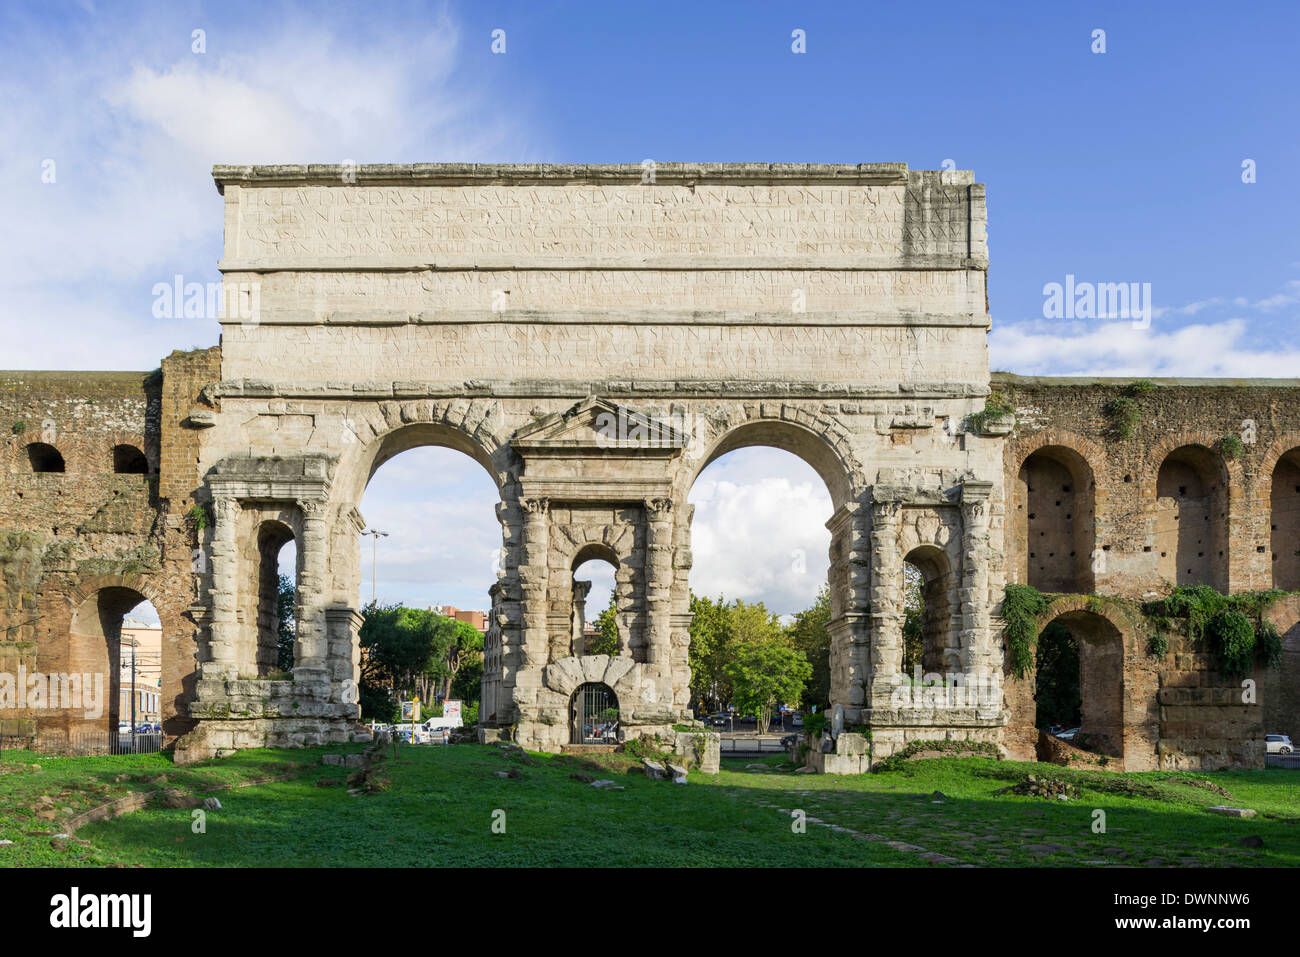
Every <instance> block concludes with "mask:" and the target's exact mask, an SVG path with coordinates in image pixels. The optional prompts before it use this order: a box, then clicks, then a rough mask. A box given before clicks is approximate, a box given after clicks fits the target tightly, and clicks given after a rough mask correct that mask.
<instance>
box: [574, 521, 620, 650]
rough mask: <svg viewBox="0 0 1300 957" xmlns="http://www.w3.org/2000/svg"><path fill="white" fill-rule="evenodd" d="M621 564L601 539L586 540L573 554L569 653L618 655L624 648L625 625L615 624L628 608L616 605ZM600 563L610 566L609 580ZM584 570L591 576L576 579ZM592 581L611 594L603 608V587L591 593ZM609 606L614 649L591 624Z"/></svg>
mask: <svg viewBox="0 0 1300 957" xmlns="http://www.w3.org/2000/svg"><path fill="white" fill-rule="evenodd" d="M621 564H622V563H621V562H619V559H618V553H617V552H615V551H614V549H612V548H610V547H609V546H608V545H606V544H605V543H604V542H589V543H587V544H586V545H584V546H583V547H582V548H580V549H578V551H577V552H576V553H575V554H574V556H573V560H572V561H571V562H570V563H569V567H570V570H571V575H572V577H571V587H572V591H571V599H572V605H571V608H570V610H569V626H570V632H569V633H570V640H571V644H570V647H569V653H570V654H571V655H575V656H581V655H587V654H604V655H617V654H620V653H621V651H622V650H623V649H625V648H626V647H627V641H626V640H625V638H624V635H625V632H626V628H625V627H619V626H618V619H619V616H620V614H623V613H626V612H627V610H628V609H626V608H621V607H619V586H620V581H619V572H620V569H621ZM603 566H610V569H611V571H612V581H609V580H608V579H609V578H610V574H609V573H608V572H607V573H605V574H601V572H602V571H603V570H604V569H603ZM584 571H585V572H586V573H587V574H589V575H591V578H579V573H581V572H584ZM593 581H595V582H596V583H598V584H600V585H602V586H606V585H608V586H609V591H610V595H609V599H608V602H607V603H606V605H605V607H601V603H600V601H599V598H600V597H603V595H604V591H605V588H604V587H602V588H601V589H599V594H596V593H593V590H592V585H593ZM609 608H612V609H614V619H615V623H616V627H617V628H618V632H619V637H618V640H617V643H616V644H615V646H614V647H613V648H610V647H608V644H609V643H608V641H607V640H605V638H604V636H603V635H600V634H597V633H596V629H593V628H592V627H591V626H592V625H593V624H596V623H597V622H598V620H599V618H600V616H601V615H602V613H603V612H605V611H606V610H607V609H609Z"/></svg>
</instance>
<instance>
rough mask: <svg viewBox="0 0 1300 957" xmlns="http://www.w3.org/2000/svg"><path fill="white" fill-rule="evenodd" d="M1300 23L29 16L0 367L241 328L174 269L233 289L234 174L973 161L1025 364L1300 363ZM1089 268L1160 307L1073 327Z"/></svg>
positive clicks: (725, 489)
mask: <svg viewBox="0 0 1300 957" xmlns="http://www.w3.org/2000/svg"><path fill="white" fill-rule="evenodd" d="M1298 28H1300V5H1297V4H1295V3H1281V2H1261V3H1255V4H1251V5H1249V6H1248V7H1234V6H1231V5H1227V4H1222V3H1187V2H1183V3H1172V2H1170V3H1164V2H1160V3H1141V4H1132V3H1113V4H1112V3H1090V4H1048V3H999V4H982V5H969V6H944V5H932V4H929V5H909V4H897V3H893V4H878V3H852V4H849V3H845V4H839V3H835V4H832V3H798V4H796V3H779V4H778V3H756V2H748V3H707V4H704V3H692V4H686V3H666V2H656V3H654V4H648V5H643V4H612V3H576V2H570V3H544V2H529V3H518V4H506V3H501V4H495V3H473V4H468V3H467V4H456V3H451V4H445V5H444V4H417V3H399V4H381V3H364V4H360V3H358V4H347V3H330V4H328V5H321V6H319V7H317V6H313V5H309V4H292V5H280V4H276V3H274V2H259V3H256V4H253V3H238V2H235V3H231V2H223V3H208V4H204V3H189V4H187V3H165V4H164V3H159V4H138V5H136V4H131V5H128V4H117V3H106V2H99V3H92V2H84V3H80V4H78V3H62V4H61V3H15V2H9V3H7V4H5V5H4V7H3V9H2V10H0V97H2V98H3V101H4V102H5V104H6V106H5V109H4V111H3V112H0V204H2V206H3V208H4V209H5V211H6V213H7V219H8V228H7V229H6V230H5V231H4V232H3V234H0V289H2V290H3V292H4V298H3V301H0V367H2V368H65V369H66V368H73V369H75V368H86V369H90V368H137V369H149V368H153V367H155V366H156V365H157V363H158V360H159V358H160V357H161V356H163V355H166V354H167V353H168V352H170V351H171V350H172V349H174V348H190V347H193V346H206V345H210V344H212V343H214V342H215V341H216V336H217V329H216V325H215V323H214V322H212V321H209V320H185V319H169V320H160V319H155V318H153V316H152V314H151V308H150V307H151V303H152V295H151V289H152V287H153V284H154V283H156V282H159V281H170V279H171V277H172V276H173V275H175V274H177V273H180V274H182V275H184V276H185V277H186V279H187V280H189V279H195V280H199V281H204V280H215V279H217V278H218V274H217V272H216V269H215V263H216V261H217V259H218V258H219V257H220V250H221V232H220V231H221V200H220V197H219V196H218V195H217V192H216V190H215V189H214V188H213V186H212V182H211V178H210V175H209V170H210V168H211V166H212V164H213V163H245V162H342V161H344V160H348V159H350V160H354V161H356V162H358V163H366V162H402V161H438V160H469V161H498V162H547V161H557V162H558V161H563V162H640V161H641V160H643V159H645V158H652V159H655V160H657V161H661V162H662V161H673V160H695V161H789V162H806V161H816V162H845V163H856V162H877V161H903V162H906V163H908V164H909V165H910V166H912V167H914V168H930V169H933V168H938V167H940V166H941V165H943V163H944V161H945V160H952V161H953V163H954V164H955V165H956V167H957V168H959V169H973V170H974V171H975V175H976V178H977V180H978V181H979V182H983V183H985V184H987V186H988V210H989V247H990V257H991V262H992V266H991V268H990V273H989V288H990V312H991V314H992V317H993V332H992V334H991V337H990V352H991V359H992V364H993V366H994V367H995V368H1000V369H1008V370H1011V371H1017V372H1023V373H1029V374H1087V375H1098V374H1119V375H1184V376H1223V375H1228V376H1250V375H1255V376H1294V375H1296V374H1297V370H1300V361H1298V360H1300V348H1297V346H1296V342H1295V335H1294V331H1293V330H1294V329H1295V328H1296V319H1297V316H1298V314H1300V232H1298V231H1297V229H1296V226H1295V223H1296V221H1297V216H1296V212H1297V206H1298V205H1300V203H1298V201H1297V192H1296V190H1295V187H1294V186H1293V182H1292V175H1291V174H1292V172H1293V171H1294V170H1295V169H1297V168H1298V167H1300V123H1297V108H1296V100H1295V91H1296V85H1297V83H1296V81H1297V76H1298V75H1300V70H1298V69H1297V63H1296V53H1295V49H1296V37H1297V36H1300V29H1298ZM495 29H501V30H504V31H505V36H506V52H505V53H504V54H502V55H494V54H493V53H492V52H491V43H492V36H491V34H492V31H493V30H495ZM795 29H801V30H803V31H805V35H806V45H807V52H806V53H803V54H795V53H793V52H792V51H791V42H792V40H791V32H792V31H793V30H795ZM1097 29H1102V30H1104V31H1105V43H1106V51H1105V52H1104V53H1094V52H1092V49H1091V48H1092V46H1093V45H1094V40H1093V38H1092V33H1093V31H1094V30H1097ZM194 30H203V31H205V34H204V39H205V42H206V49H205V51H204V52H202V53H195V52H193V51H192V44H193V40H192V34H193V31H194ZM47 160H52V161H53V163H54V167H53V168H54V170H55V181H54V182H53V183H46V182H42V178H41V177H42V171H43V170H44V169H46V161H47ZM1245 160H1252V161H1253V162H1254V164H1255V169H1256V182H1253V183H1243V182H1242V163H1243V161H1245ZM1067 275H1073V276H1075V277H1076V278H1077V279H1078V280H1079V281H1090V282H1138V283H1150V288H1151V296H1152V301H1153V303H1154V309H1153V320H1152V322H1151V324H1150V327H1149V328H1145V329H1141V328H1134V327H1133V325H1132V324H1131V323H1129V322H1123V321H1120V322H1114V321H1106V320H1085V321H1065V320H1060V319H1045V318H1044V311H1043V303H1044V294H1043V287H1044V285H1045V284H1047V283H1051V282H1063V281H1064V280H1065V277H1066V276H1067ZM408 454H416V453H408ZM428 454H431V455H432V454H435V453H428ZM751 454H752V455H754V456H757V458H754V459H747V460H745V461H746V462H747V464H746V467H745V469H744V470H742V471H740V472H739V473H737V474H733V475H732V476H731V478H730V479H725V478H724V480H723V483H722V486H721V488H722V491H721V493H720V494H722V495H724V496H725V495H732V496H740V497H742V498H743V497H744V496H746V495H753V494H756V493H755V492H754V491H753V489H752V488H751V486H753V485H754V481H761V480H758V479H755V480H754V481H750V477H751V476H754V475H758V474H760V473H761V474H763V475H765V476H767V477H768V479H770V480H772V481H776V482H778V483H780V482H785V483H786V485H787V486H788V491H789V494H791V495H797V494H798V493H797V491H796V490H797V489H798V488H799V487H800V483H801V481H803V478H806V477H807V476H803V473H801V472H800V470H799V468H798V467H796V466H794V465H788V464H786V463H785V462H784V459H783V458H782V457H781V456H778V455H777V454H775V453H762V452H758V453H751ZM756 463H757V464H756ZM718 467H719V468H724V463H720V464H719V466H718ZM386 468H396V463H393V464H392V465H390V466H388V467H386ZM755 469H757V470H758V471H757V472H756V471H755ZM444 473H445V480H444V482H443V483H442V485H441V486H440V488H441V490H442V491H441V493H440V494H443V495H445V496H449V497H450V499H451V500H452V501H453V503H455V502H459V503H462V504H463V503H465V502H469V501H472V500H474V499H473V495H472V494H471V491H472V490H471V488H470V486H469V485H466V484H465V483H466V482H469V481H470V479H468V478H464V477H462V478H457V477H456V476H457V475H459V473H458V472H456V470H455V469H450V468H448V469H446V470H444ZM809 474H811V473H809ZM801 476H803V478H801ZM384 477H385V476H384V472H381V473H380V477H378V478H377V479H376V481H379V480H380V478H384ZM732 479H734V480H735V481H732ZM394 481H395V480H394ZM412 481H413V482H414V483H415V485H417V486H419V485H420V483H419V482H418V480H415V479H413V480H412ZM812 481H813V482H814V483H816V481H817V480H816V479H815V476H814V477H813V478H812ZM390 484H391V483H390ZM397 484H402V483H397ZM403 487H404V488H405V487H406V486H405V485H404V486H403ZM371 491H372V493H374V492H375V487H374V486H372V490H371ZM428 491H429V490H428V489H427V488H424V487H423V486H421V487H420V488H419V489H418V491H409V490H408V491H407V492H401V491H400V490H397V491H391V492H390V493H386V494H391V495H398V496H399V497H400V496H401V495H403V494H406V495H409V496H411V497H412V498H413V500H414V499H421V497H422V496H427V493H428ZM823 491H824V490H823ZM767 492H768V493H773V494H774V492H775V489H774V488H772V487H769V488H768V489H767ZM421 500H422V499H421ZM368 507H369V508H371V510H372V511H373V510H374V509H375V508H377V507H379V506H377V505H375V504H374V503H368ZM430 507H431V508H432V506H430ZM474 511H475V512H476V514H477V510H474ZM442 518H445V516H440V517H439V520H442ZM430 521H432V519H430ZM429 529H430V534H432V526H429ZM489 531H491V532H492V534H495V530H494V529H493V528H492V527H491V526H489ZM822 531H823V530H818V535H820V534H821V532H822ZM697 537H698V533H697ZM391 544H393V545H395V543H391ZM808 545H809V548H808V551H809V554H817V553H819V552H820V553H824V546H823V545H818V544H817V543H815V542H813V541H812V540H811V539H810V540H809V542H808ZM721 547H722V546H721V545H719V548H721ZM383 549H384V546H383V545H381V551H382V550H383ZM394 551H395V549H394ZM788 560H789V559H788V556H777V557H776V558H774V559H772V567H771V569H769V571H771V574H759V575H756V576H755V579H756V580H759V579H761V580H764V581H768V582H770V583H776V582H779V581H780V580H781V575H780V573H779V568H778V566H779V565H780V564H782V563H787V562H788ZM436 564H437V563H436V562H435V563H434V566H430V567H432V568H433V569H434V570H433V572H431V574H434V575H442V574H443V573H442V572H441V571H438V570H437V568H436ZM719 567H721V566H719ZM390 571H392V572H393V573H394V575H395V573H396V566H394V567H393V568H391V569H390ZM812 577H815V576H812ZM380 580H381V583H382V582H383V581H384V580H385V570H384V562H383V560H381V563H380ZM392 580H396V578H395V577H394V578H393V579H392ZM718 580H719V581H720V582H721V581H722V580H723V578H722V577H719V579H718ZM411 587H414V586H411ZM702 590H705V591H712V590H714V589H711V588H708V587H704V588H702ZM812 590H814V591H815V585H814V586H813V589H812ZM805 591H807V589H805ZM367 594H368V588H367ZM477 594H479V591H471V592H469V593H465V592H463V591H462V589H461V586H456V587H452V586H451V585H450V584H448V585H446V586H442V587H434V586H429V588H427V589H425V590H423V591H421V595H427V599H428V602H429V603H431V602H433V601H446V602H450V603H453V604H482V601H478V602H475V601H474V600H473V598H474V596H475V595H477ZM761 594H769V595H771V596H772V597H773V601H774V602H775V601H776V600H777V599H778V598H779V599H780V602H781V603H782V605H784V604H787V603H789V602H793V601H794V600H795V599H794V597H792V596H784V593H783V591H782V589H781V588H780V587H779V586H778V585H777V584H769V585H766V586H764V590H763V591H762V592H761ZM401 597H406V598H407V599H408V600H412V601H414V600H420V598H419V596H416V595H414V594H411V595H403V596H401ZM806 597H809V598H810V597H811V592H809V594H808V595H807V596H806ZM780 610H783V611H787V610H793V608H786V607H781V608H780Z"/></svg>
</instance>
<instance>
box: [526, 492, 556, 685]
mask: <svg viewBox="0 0 1300 957" xmlns="http://www.w3.org/2000/svg"><path fill="white" fill-rule="evenodd" d="M549 506H550V502H549V501H548V500H547V499H544V498H530V499H525V500H524V543H523V563H522V564H521V565H520V568H519V582H520V587H521V591H522V594H523V598H522V602H521V605H522V609H521V610H522V615H523V632H524V641H523V644H524V647H523V658H524V661H523V664H524V666H525V667H527V668H541V667H543V666H544V665H545V664H546V661H547V658H548V656H549V651H550V636H549V635H548V634H547V621H548V615H547V611H548V609H547V605H546V585H547V579H548V570H547V565H546V561H547V548H548V545H549V539H550V535H549V524H548V523H549V516H548V509H549Z"/></svg>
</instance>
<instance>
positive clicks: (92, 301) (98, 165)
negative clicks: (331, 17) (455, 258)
mask: <svg viewBox="0 0 1300 957" xmlns="http://www.w3.org/2000/svg"><path fill="white" fill-rule="evenodd" d="M134 16H135V17H137V18H138V22H136V21H132V22H131V23H129V24H126V25H123V24H109V23H104V22H102V21H85V22H82V21H78V22H76V23H73V24H69V28H68V29H67V30H66V31H63V32H61V33H60V34H58V37H59V39H58V42H57V43H55V42H54V41H53V40H51V39H50V36H51V35H50V34H48V33H47V32H36V33H33V35H32V36H31V37H29V38H27V42H26V43H25V42H24V37H23V36H11V37H10V42H11V43H13V44H14V45H15V46H16V48H17V49H19V50H23V49H26V50H27V51H28V52H27V54H26V60H25V61H24V62H22V63H18V62H12V61H11V63H10V68H9V69H8V70H6V71H5V76H4V77H0V98H3V100H4V102H5V104H6V109H5V110H4V111H3V112H2V113H0V206H3V208H4V209H5V213H6V218H7V219H8V221H9V222H11V223H13V224H21V228H13V229H8V230H5V231H4V233H3V234H0V288H3V289H4V292H5V295H4V299H3V301H0V357H3V361H0V365H2V366H3V367H5V368H101V369H102V368H137V369H151V368H153V367H155V366H156V365H157V364H158V360H159V358H160V357H161V356H163V355H166V354H167V353H168V352H170V351H171V350H172V349H174V348H182V349H184V348H191V347H193V346H195V345H212V344H214V343H215V342H216V337H217V325H216V323H215V322H213V321H206V322H195V321H193V320H191V321H190V322H189V323H188V324H187V325H186V326H181V321H180V320H156V319H154V318H153V317H152V315H151V304H152V300H153V297H152V293H151V289H152V287H153V284H154V283H155V282H160V281H162V282H170V281H171V279H172V276H173V274H175V273H178V272H179V273H181V274H183V275H185V277H186V279H187V280H197V281H200V282H204V281H213V280H217V279H219V274H218V273H217V270H216V263H217V260H218V259H220V258H221V255H222V248H221V246H222V244H221V232H222V225H223V223H222V199H221V197H220V196H219V195H218V193H217V191H216V188H215V186H214V185H213V182H212V178H211V167H212V166H213V165H214V164H218V163H234V164H239V163H341V162H343V161H345V160H353V161H355V162H357V163H366V162H400V161H438V160H465V161H475V160H485V159H488V158H495V159H501V158H503V156H502V154H505V157H504V158H510V159H527V158H528V157H526V156H521V155H520V153H521V152H523V151H525V150H526V146H525V144H526V143H528V142H529V141H530V140H531V139H532V138H533V137H534V136H535V135H536V134H535V133H534V132H533V131H532V130H531V129H530V124H529V123H528V121H527V119H526V116H524V115H522V113H521V112H520V110H521V107H520V105H519V98H517V97H502V98H501V101H500V102H496V101H494V100H492V99H490V97H489V94H488V93H486V92H485V90H486V87H484V85H483V84H482V83H477V84H476V83H474V82H472V81H471V79H470V78H468V77H465V76H464V75H463V72H464V71H463V70H462V66H463V64H461V62H460V60H459V58H458V57H459V50H460V48H461V38H460V35H459V31H458V29H457V26H456V24H455V23H454V22H453V21H452V20H451V19H450V18H449V17H448V16H446V15H445V14H436V15H432V16H427V17H425V18H424V19H423V20H415V21H412V20H411V18H409V17H401V18H397V19H395V20H394V21H384V25H381V26H380V27H378V28H376V27H374V26H372V25H371V26H368V31H369V32H367V33H365V34H364V35H362V34H361V33H360V32H359V31H360V29H361V27H360V26H359V25H357V24H354V23H352V22H351V21H342V22H341V23H340V25H339V27H338V28H337V29H336V30H331V29H330V28H327V27H325V26H322V21H319V20H318V19H316V18H310V19H303V20H293V19H289V20H269V21H267V22H265V23H263V22H261V21H259V22H257V24H256V25H255V26H254V27H252V28H249V29H247V30H246V31H243V32H241V31H239V30H235V29H225V28H223V27H222V26H220V25H218V24H210V25H209V29H208V52H207V53H205V54H202V55H196V54H194V53H191V52H190V49H189V41H188V37H189V33H190V26H188V25H187V24H188V19H189V18H190V17H191V16H192V14H183V13H178V12H175V11H169V12H168V13H160V12H159V11H153V12H152V13H143V12H142V13H136V14H134ZM169 16H171V17H173V18H177V17H179V18H180V19H179V20H176V19H173V20H170V21H167V18H168V17H169ZM159 20H164V21H167V22H165V23H160V22H158V21H159ZM182 26H183V29H182ZM178 36H179V37H183V38H185V42H184V43H178V42H176V37H178ZM163 50H166V51H174V53H169V54H168V56H167V57H164V58H162V59H159V51H163ZM45 159H52V160H53V161H54V163H55V167H54V168H55V176H56V179H55V182H54V183H52V184H49V183H43V182H42V181H41V172H42V165H41V164H42V162H43V160H45ZM31 317H40V320H41V321H40V322H32V321H30V320H31Z"/></svg>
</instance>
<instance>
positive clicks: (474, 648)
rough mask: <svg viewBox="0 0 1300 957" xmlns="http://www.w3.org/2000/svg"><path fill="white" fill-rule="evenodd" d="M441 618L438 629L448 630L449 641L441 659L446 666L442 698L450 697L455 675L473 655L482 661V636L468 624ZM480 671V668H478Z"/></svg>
mask: <svg viewBox="0 0 1300 957" xmlns="http://www.w3.org/2000/svg"><path fill="white" fill-rule="evenodd" d="M437 617H439V618H442V622H445V623H446V624H443V623H442V622H440V623H439V627H440V628H443V629H444V630H445V629H447V628H450V630H451V641H450V643H449V644H448V645H447V651H446V654H445V656H444V658H443V661H444V663H445V665H446V669H445V672H444V674H443V684H442V697H443V698H444V699H445V698H449V697H451V686H452V685H453V684H454V683H455V681H456V675H457V674H458V673H459V672H460V669H461V668H462V667H464V666H465V664H466V663H467V662H468V661H469V660H470V659H471V657H472V656H473V655H474V654H476V653H477V654H478V657H479V660H480V661H482V659H483V635H482V633H481V632H479V630H478V629H477V628H475V627H474V626H473V625H471V624H470V623H469V622H465V621H460V620H458V619H454V618H443V617H442V616H441V615H439V616H437ZM480 671H481V668H480Z"/></svg>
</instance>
